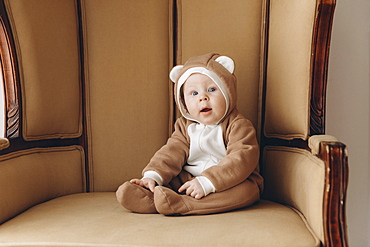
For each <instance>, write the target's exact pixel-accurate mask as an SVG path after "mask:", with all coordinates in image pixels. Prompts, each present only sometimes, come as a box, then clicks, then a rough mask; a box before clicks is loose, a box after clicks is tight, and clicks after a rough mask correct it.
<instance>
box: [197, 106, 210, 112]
mask: <svg viewBox="0 0 370 247" xmlns="http://www.w3.org/2000/svg"><path fill="white" fill-rule="evenodd" d="M210 111H212V108H208V107H206V108H203V109H202V110H200V112H202V113H206V112H210Z"/></svg>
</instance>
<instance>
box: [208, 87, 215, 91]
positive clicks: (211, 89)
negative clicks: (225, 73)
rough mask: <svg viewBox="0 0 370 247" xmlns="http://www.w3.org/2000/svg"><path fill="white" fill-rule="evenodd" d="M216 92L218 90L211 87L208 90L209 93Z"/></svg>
mask: <svg viewBox="0 0 370 247" xmlns="http://www.w3.org/2000/svg"><path fill="white" fill-rule="evenodd" d="M214 91H216V88H214V87H211V88H210V89H208V92H214Z"/></svg>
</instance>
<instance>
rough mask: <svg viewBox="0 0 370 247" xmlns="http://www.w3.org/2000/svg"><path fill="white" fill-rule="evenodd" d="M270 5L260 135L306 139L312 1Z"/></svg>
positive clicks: (314, 4)
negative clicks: (264, 91)
mask: <svg viewBox="0 0 370 247" xmlns="http://www.w3.org/2000/svg"><path fill="white" fill-rule="evenodd" d="M270 2H271V5H270V26H269V42H268V63H267V86H266V112H265V118H266V122H265V129H264V132H265V135H266V136H267V137H277V138H282V139H293V138H301V139H304V140H306V139H307V138H308V134H309V121H310V119H309V112H310V92H311V91H310V90H311V66H312V65H311V45H312V30H313V25H314V20H315V19H314V18H315V16H314V13H315V8H316V0H309V1H290V0H283V1H270Z"/></svg>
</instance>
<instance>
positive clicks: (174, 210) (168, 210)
mask: <svg viewBox="0 0 370 247" xmlns="http://www.w3.org/2000/svg"><path fill="white" fill-rule="evenodd" d="M183 197H189V196H186V195H180V194H177V193H176V192H175V191H173V190H171V189H169V188H167V187H163V186H156V187H155V189H154V202H155V208H156V209H157V211H158V212H159V213H161V214H163V215H178V214H180V215H181V214H187V213H188V212H189V211H190V209H189V207H188V205H187V204H186V202H185V201H184V200H183V199H184V198H183Z"/></svg>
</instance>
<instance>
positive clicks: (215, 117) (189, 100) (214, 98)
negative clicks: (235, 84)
mask: <svg viewBox="0 0 370 247" xmlns="http://www.w3.org/2000/svg"><path fill="white" fill-rule="evenodd" d="M183 87H184V90H183V91H184V99H185V104H186V107H187V109H188V112H189V114H190V115H191V116H192V117H193V119H195V120H197V121H198V122H200V123H202V124H205V125H212V124H215V123H217V122H218V121H219V120H220V119H221V118H222V117H223V116H224V114H225V111H226V100H225V98H224V96H223V94H222V92H221V90H220V89H219V87H218V86H217V85H216V84H215V83H214V82H213V81H212V80H211V78H209V77H208V76H206V75H202V74H192V75H191V76H189V78H188V79H187V80H186V82H185V84H184V86H183Z"/></svg>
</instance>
